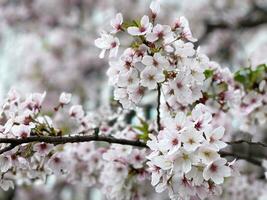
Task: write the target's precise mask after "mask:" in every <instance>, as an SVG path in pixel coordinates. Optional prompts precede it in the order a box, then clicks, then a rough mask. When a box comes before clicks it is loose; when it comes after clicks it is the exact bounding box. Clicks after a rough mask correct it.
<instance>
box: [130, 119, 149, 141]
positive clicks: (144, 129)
mask: <svg viewBox="0 0 267 200" xmlns="http://www.w3.org/2000/svg"><path fill="white" fill-rule="evenodd" d="M139 120H140V122H141V125H140V126H133V128H134V129H136V130H138V131H140V134H139V136H138V138H139V139H141V140H144V141H145V142H146V141H147V140H148V139H149V137H148V134H149V130H148V128H149V126H148V123H147V122H146V121H144V120H142V119H139Z"/></svg>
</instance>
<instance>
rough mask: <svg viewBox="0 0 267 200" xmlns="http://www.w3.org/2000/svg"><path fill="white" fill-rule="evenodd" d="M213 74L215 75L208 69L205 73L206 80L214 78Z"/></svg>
mask: <svg viewBox="0 0 267 200" xmlns="http://www.w3.org/2000/svg"><path fill="white" fill-rule="evenodd" d="M213 73H214V70H212V69H206V70H205V71H204V75H205V78H206V79H208V78H210V77H212V76H213Z"/></svg>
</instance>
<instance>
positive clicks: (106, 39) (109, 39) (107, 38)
mask: <svg viewBox="0 0 267 200" xmlns="http://www.w3.org/2000/svg"><path fill="white" fill-rule="evenodd" d="M95 45H96V46H97V47H98V48H100V49H102V51H101V53H100V54H99V57H100V58H104V56H105V53H106V51H107V50H110V54H109V57H116V56H117V53H118V49H119V45H120V41H119V39H118V38H116V37H114V36H112V35H110V34H107V33H105V32H102V33H101V38H98V39H96V40H95Z"/></svg>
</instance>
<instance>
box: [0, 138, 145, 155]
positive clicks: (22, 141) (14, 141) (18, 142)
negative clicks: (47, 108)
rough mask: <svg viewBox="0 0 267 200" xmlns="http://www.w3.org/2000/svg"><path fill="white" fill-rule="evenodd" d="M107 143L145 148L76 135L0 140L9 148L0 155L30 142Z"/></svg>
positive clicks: (127, 143)
mask: <svg viewBox="0 0 267 200" xmlns="http://www.w3.org/2000/svg"><path fill="white" fill-rule="evenodd" d="M91 141H99V142H107V143H114V144H121V145H131V146H136V147H147V146H146V144H145V143H143V142H141V141H138V140H136V141H133V140H126V139H117V138H114V137H107V136H98V135H76V136H66V137H64V136H63V137H60V136H56V137H55V136H31V137H27V138H0V144H1V143H2V144H10V145H9V146H7V147H5V148H3V149H1V150H0V154H2V153H4V152H7V151H10V150H12V149H13V148H15V147H16V146H19V145H21V144H27V143H31V142H45V143H50V144H54V145H59V144H66V143H78V142H91Z"/></svg>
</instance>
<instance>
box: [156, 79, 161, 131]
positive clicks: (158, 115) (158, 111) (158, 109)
mask: <svg viewBox="0 0 267 200" xmlns="http://www.w3.org/2000/svg"><path fill="white" fill-rule="evenodd" d="M160 89H161V87H160V84H159V83H158V88H157V90H158V98H157V126H158V132H159V131H160V130H161V124H160V96H161V92H160Z"/></svg>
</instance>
